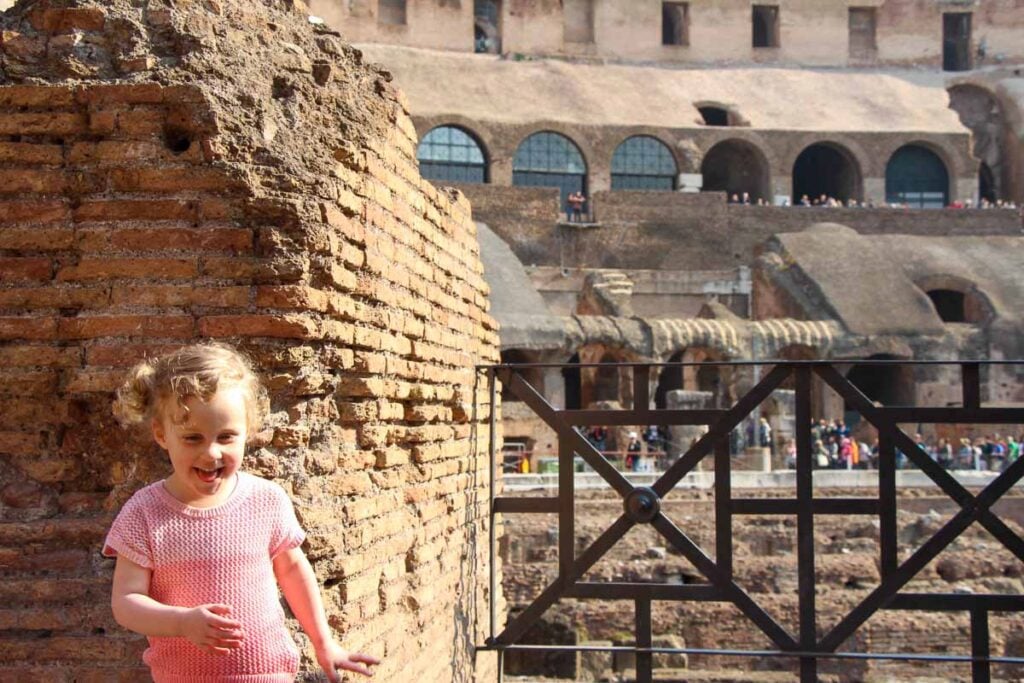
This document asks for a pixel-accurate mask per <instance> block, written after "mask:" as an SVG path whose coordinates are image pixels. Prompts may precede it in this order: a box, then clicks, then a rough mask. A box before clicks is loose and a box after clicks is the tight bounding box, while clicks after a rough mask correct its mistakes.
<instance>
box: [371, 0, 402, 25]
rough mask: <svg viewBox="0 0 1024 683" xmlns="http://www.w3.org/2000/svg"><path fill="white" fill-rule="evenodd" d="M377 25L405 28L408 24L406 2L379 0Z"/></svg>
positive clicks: (400, 0)
mask: <svg viewBox="0 0 1024 683" xmlns="http://www.w3.org/2000/svg"><path fill="white" fill-rule="evenodd" d="M377 23H378V24H386V25H389V26H404V25H405V23H406V7H405V0H377Z"/></svg>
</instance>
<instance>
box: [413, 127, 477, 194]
mask: <svg viewBox="0 0 1024 683" xmlns="http://www.w3.org/2000/svg"><path fill="white" fill-rule="evenodd" d="M416 159H417V160H419V162H420V174H422V175H423V177H424V178H426V179H427V180H441V181H449V182H454V183H485V182H487V162H486V161H485V160H484V152H483V149H481V147H480V143H478V142H477V141H476V139H475V138H473V136H471V135H470V134H469V133H467V132H466V131H464V130H462V129H461V128H456V127H455V126H438V127H437V128H434V129H433V130H431V131H430V132H429V133H427V134H426V135H424V136H423V139H422V140H420V146H419V147H418V148H417V149H416Z"/></svg>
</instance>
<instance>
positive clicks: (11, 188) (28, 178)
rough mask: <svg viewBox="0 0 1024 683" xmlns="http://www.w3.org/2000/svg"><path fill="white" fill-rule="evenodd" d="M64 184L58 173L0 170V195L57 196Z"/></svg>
mask: <svg viewBox="0 0 1024 683" xmlns="http://www.w3.org/2000/svg"><path fill="white" fill-rule="evenodd" d="M0 125H2V119H0ZM64 184H65V182H64V174H63V173H61V172H60V171H42V170H37V169H0V194H23V193H35V194H59V193H61V192H63V191H64Z"/></svg>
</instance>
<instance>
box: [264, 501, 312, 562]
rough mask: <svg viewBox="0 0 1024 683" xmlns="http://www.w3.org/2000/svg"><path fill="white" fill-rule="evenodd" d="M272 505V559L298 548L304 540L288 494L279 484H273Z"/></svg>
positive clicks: (304, 534)
mask: <svg viewBox="0 0 1024 683" xmlns="http://www.w3.org/2000/svg"><path fill="white" fill-rule="evenodd" d="M274 505H275V508H276V515H275V519H274V526H273V530H272V531H271V534H270V548H269V550H270V558H271V559H273V558H275V557H277V556H278V555H280V554H281V553H283V552H285V551H286V550H291V549H292V548H298V547H299V546H300V545H302V542H303V541H305V540H306V532H304V531H303V530H302V527H301V526H299V520H298V519H296V518H295V507H294V506H293V505H292V501H291V499H289V498H288V494H287V493H285V492H284V489H282V488H281V487H279V486H274Z"/></svg>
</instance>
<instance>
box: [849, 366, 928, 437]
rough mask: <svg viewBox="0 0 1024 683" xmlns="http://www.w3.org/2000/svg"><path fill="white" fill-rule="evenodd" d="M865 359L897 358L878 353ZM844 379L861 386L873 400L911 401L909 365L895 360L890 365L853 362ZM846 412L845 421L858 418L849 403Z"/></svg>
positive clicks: (898, 403) (891, 403)
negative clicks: (854, 363) (897, 362)
mask: <svg viewBox="0 0 1024 683" xmlns="http://www.w3.org/2000/svg"><path fill="white" fill-rule="evenodd" d="M867 360H899V359H898V358H896V356H890V355H886V354H878V355H875V356H871V357H869V358H868V359H867ZM846 379H848V380H850V383H851V384H853V386H855V387H857V388H858V389H860V391H861V393H862V394H864V395H865V396H866V397H867V398H868V399H869V400H870V401H872V402H875V403H880V404H882V405H883V406H912V405H914V381H913V374H912V371H911V368H910V366H907V365H901V364H896V363H894V364H892V365H862V364H859V365H854V366H853V368H851V369H850V372H849V373H847V375H846ZM845 412H846V416H845V417H846V423H847V424H854V423H856V422H859V421H860V413H857V412H856V410H855V409H854V408H853V406H852V405H850V404H849V403H846V405H845Z"/></svg>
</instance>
